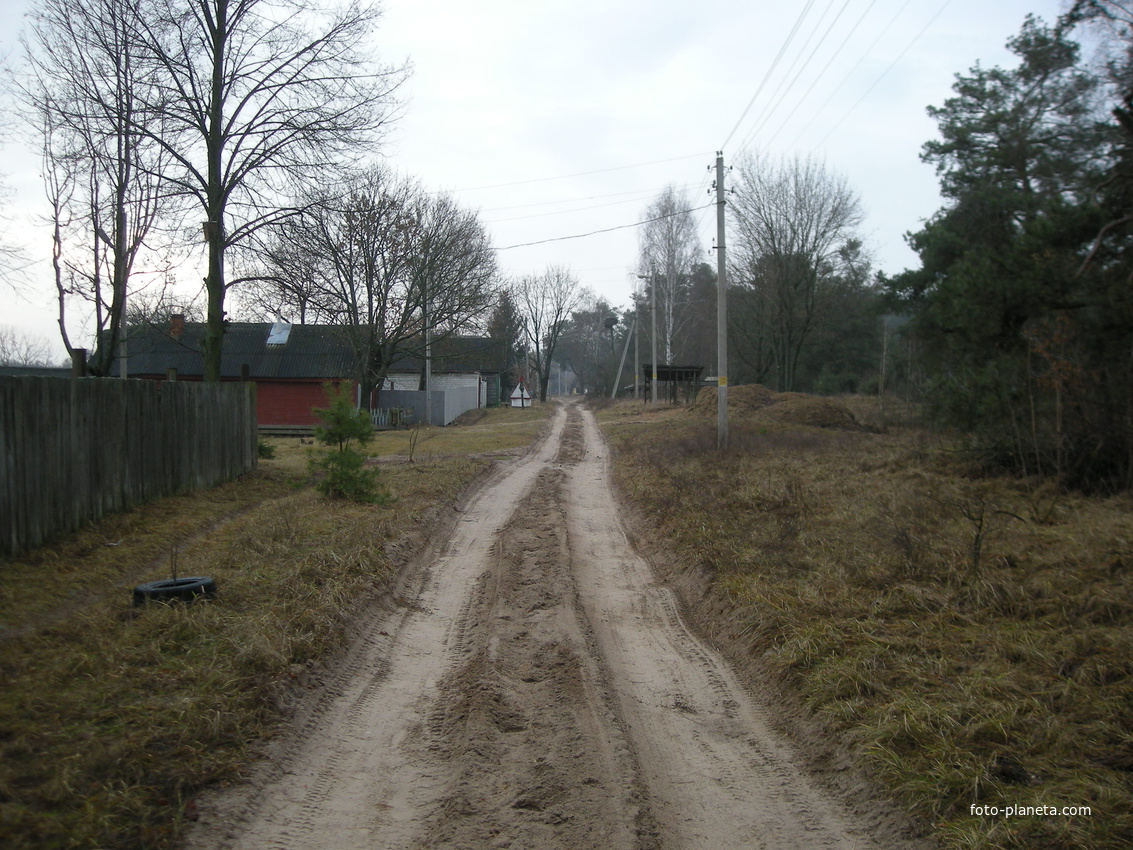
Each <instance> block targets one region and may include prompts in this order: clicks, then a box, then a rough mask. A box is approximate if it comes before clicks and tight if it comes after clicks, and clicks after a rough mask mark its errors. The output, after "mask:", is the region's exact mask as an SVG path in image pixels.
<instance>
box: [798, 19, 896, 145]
mask: <svg viewBox="0 0 1133 850" xmlns="http://www.w3.org/2000/svg"><path fill="white" fill-rule="evenodd" d="M912 2H913V0H905V3H904V4H903V5H902V6H901V8H900V9H898V10H897V12H896V14H894V15H893V17H892V18H890V19H889V23H887V24H886V25H885V26H884V27H883V28H882V30H881V32H879V33H878V34H877V37H876V38H875V39H874V40H873V41H872V42H871V43H870V45H869V47H867V48H866V49H865V51H864V52H863V53H862V55H861V56H860V57H859V58H858V61H857V62H855V63H854V66H853V67H852V68H851V69H850V70H849V71H848V72H847V73H846V74H845V75H843V77H842V82H840V83H839V84H838V85H837V86H836V87H835V88H834V90H833V91H832V92H830V96H829V97H827V98H826V100H825V101H823V103H822V106H820V107H818V110H817V111H816V112H815V113H814V115H813V116H812V117H811V119H810V121H808V122H807V123H806V126H805V127H803V129H802V131H801V132H800V133H799V135H798V136H796V137H795V140H794V141H793V142H792V143H791V145H790V147H792V148H794V147H797V146H798V143H799V140H800V139H801V138H802V137H803V134H805V133H806V131H807V130H809V129H810V127H811V125H812V124H814V122H815V121H816V120H817V119H818V116H819V115H822V114H823V113H824V112H825V110H826V107H827V106H829V105H830V101H832V100H833V99H834V98H835V97H836V96H837V94H838V92H840V91H841V90H842V88H843V87H844V86H845V85H846V83H848V82H849V81H850V78H851V77H853V75H854V72H855V71H857V70H858V68H860V67H861V64H862V63H863V62H864V61H865V60H866V59H868V58H869V57H870V56H871V55H873V49H874V48H875V47H877V44H878V42H880V41H881V39H883V38H885V35H886V33H888V32H889V30H890V29H891V28H892V27H893V24H895V23H896V22H897V19H898V18H899V17H901V15H902V14H904V12H905V10H906V9H907V8H909V4H910V3H912Z"/></svg>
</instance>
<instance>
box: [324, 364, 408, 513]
mask: <svg viewBox="0 0 1133 850" xmlns="http://www.w3.org/2000/svg"><path fill="white" fill-rule="evenodd" d="M325 388H326V393H327V401H328V404H327V406H326V407H325V408H320V407H316V408H315V409H314V413H315V416H316V417H318V419H319V421H320V423H321V424H319V425H316V426H315V439H317V440H318V441H319V442H320V443H322V444H323V445H324V446H327V447H328V448H327V450H326V451H325V452H322V453H321V454H320V453H312V455H311V459H310V466H311V470H312V472H316V473H317V472H322V473H324V474H323V476H322V477H321V478H320V479H319V481H318V483H317V484H316V485H315V486H316V487H317V488H318V489H319V492H321V493H322V494H323V495H325V496H329V497H330V498H332V499H350V500H351V501H355V502H366V503H369V504H374V503H382V504H384V503H386V502H388V501H389V500H390V497H389V494H388V493H386V491H385V489H384V488H383V487H382V486H381V483H380V482H379V481H378V471H377V470H376V469H374V468H372V467H370V468H368V467H367V466H366V458H365V456H364V455H363V454H362V453H361V452H360V451H359V450H358V448H357V447H361V446H365V445H366V444H368V443H369V442H370V439H371V438H372V437H373V435H374V426H373V424H372V423H371V422H370V417H369V416H368V415H367V414H366V411H364V410H358V409H356V408H355V407H354V403H353V401H351V399H350V394H349V391H348V390H347V388H346V387H344V386H342V385H334V384H326V385H325Z"/></svg>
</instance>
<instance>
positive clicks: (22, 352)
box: [0, 325, 55, 366]
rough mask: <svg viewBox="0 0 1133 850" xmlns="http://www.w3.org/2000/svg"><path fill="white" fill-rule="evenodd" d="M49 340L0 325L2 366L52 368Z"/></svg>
mask: <svg viewBox="0 0 1133 850" xmlns="http://www.w3.org/2000/svg"><path fill="white" fill-rule="evenodd" d="M52 365H55V364H54V363H52V357H51V346H50V345H49V344H48V343H47V340H45V339H41V338H39V337H34V336H31V335H30V334H27V333H24V332H23V331H20V330H17V329H16V328H13V327H8V326H6V325H0V366H52Z"/></svg>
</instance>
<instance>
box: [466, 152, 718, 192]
mask: <svg viewBox="0 0 1133 850" xmlns="http://www.w3.org/2000/svg"><path fill="white" fill-rule="evenodd" d="M702 156H705V154H703V153H694V154H689V155H688V156H674V157H670V158H668V159H654V160H650V161H649V162H635V163H633V164H632V165H618V166H615V167H613V168H598V169H595V170H594V171H579V172H576V173H574V174H560V175H558V176H556V177H536V178H534V179H531V180H514V181H512V182H510V183H493V184H492V185H490V186H466V187H465V188H463V189H452V190H450V191H453V192H476V191H479V190H481V189H503V188H506V187H508V186H524V185H527V184H528V183H547V182H549V181H551V180H569V179H570V178H572V177H588V176H590V175H591V174H608V173H609V172H611V171H625V170H626V169H629V168H644V167H645V166H647V165H660V164H661V163H665V162H679V161H680V160H683V159H699V158H700V157H702Z"/></svg>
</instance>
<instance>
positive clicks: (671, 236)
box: [638, 186, 701, 364]
mask: <svg viewBox="0 0 1133 850" xmlns="http://www.w3.org/2000/svg"><path fill="white" fill-rule="evenodd" d="M689 207H690V203H689V200H688V198H687V197H686V196H685V195H684V194H683V193H681V192H679V191H678V190H677V189H676V188H675V187H673V186H669V187H668V188H666V189H665V190H664V191H663V192H662V193H661V194H660V195H659V196H658V198H657V199H656V200H655V201H654V202H653V203H651V204H650V205H649V206H648V207H647V208H646V210H645V215H644V221H645V224H644V225H643V226H642V228H641V230H640V232H639V233H640V236H639V250H638V271H639V273H640V274H641V275H642V276H644V277H646V279H647V280H648V281H649V286H651V287H655V288H656V295H657V320H658V324H659V325H660V328H659V342H661V344H662V347H663V353H664V357H665V362H666V363H670V364H671V363H672V362H673V350H674V340H675V338H676V336H677V334H678V333H679V331H680V329H681V327H682V326H683V325H684V323H685V321H686V319H687V316H688V307H689V302H690V297H689V292H690V289H691V281H692V268H693V265H694V264H695V263H696V262H697V260H698V259H699V257H700V253H701V247H700V240H699V239H698V238H697V235H696V223H695V222H694V221H693V218H692V212H691V211H690V209H689Z"/></svg>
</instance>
